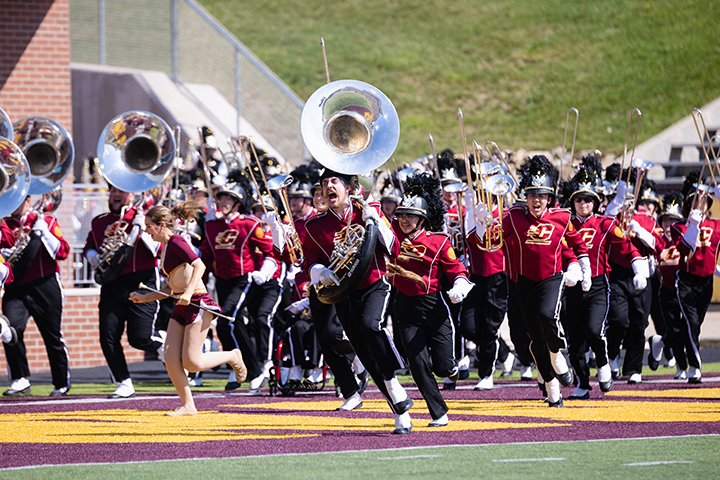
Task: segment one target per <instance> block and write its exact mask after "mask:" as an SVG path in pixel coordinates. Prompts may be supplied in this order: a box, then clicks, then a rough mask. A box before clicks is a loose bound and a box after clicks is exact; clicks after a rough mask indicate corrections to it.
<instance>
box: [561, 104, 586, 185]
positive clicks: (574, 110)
mask: <svg viewBox="0 0 720 480" xmlns="http://www.w3.org/2000/svg"><path fill="white" fill-rule="evenodd" d="M571 114H573V115H575V126H574V127H573V135H572V144H571V146H570V166H572V161H573V157H574V156H575V137H576V136H577V127H578V120H579V119H580V111H579V110H578V109H577V108H575V107H571V108H568V111H567V112H566V113H565V130H564V131H563V139H562V156H561V157H560V168H558V172H559V174H560V178H559V180H562V175H563V163H564V162H565V155H566V153H567V151H566V150H565V141H566V140H567V132H568V125H569V124H570V115H571ZM559 188H560V182H559V181H558V182H557V185H555V196H556V197H557V194H558V189H559Z"/></svg>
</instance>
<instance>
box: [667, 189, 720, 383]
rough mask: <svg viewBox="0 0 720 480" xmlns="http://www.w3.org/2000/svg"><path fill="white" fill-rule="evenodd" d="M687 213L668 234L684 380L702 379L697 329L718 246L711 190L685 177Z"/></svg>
mask: <svg viewBox="0 0 720 480" xmlns="http://www.w3.org/2000/svg"><path fill="white" fill-rule="evenodd" d="M683 193H684V196H685V202H684V205H683V208H684V210H685V213H686V214H687V220H686V221H685V222H678V223H676V224H675V225H673V227H672V236H673V240H674V243H675V245H676V246H677V249H678V251H679V252H680V268H679V271H678V274H677V280H676V282H675V285H676V288H677V298H678V303H679V305H680V314H681V318H682V319H683V320H684V322H685V328H684V329H683V331H684V332H685V333H684V338H685V351H686V354H687V362H688V370H687V381H688V383H692V384H697V383H701V382H702V371H701V370H702V360H701V358H700V341H699V337H700V328H701V327H702V324H703V321H704V320H705V314H706V313H707V310H708V307H709V306H710V300H711V298H712V293H713V275H714V274H715V272H716V269H717V256H718V248H719V247H720V221H718V220H715V219H713V218H710V217H709V211H710V207H711V206H712V202H713V198H712V197H713V195H714V193H713V191H712V190H710V188H709V187H707V186H705V185H704V184H702V183H700V182H698V183H694V182H692V181H688V179H686V181H685V185H683Z"/></svg>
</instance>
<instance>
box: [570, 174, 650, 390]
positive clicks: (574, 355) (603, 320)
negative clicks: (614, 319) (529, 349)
mask: <svg viewBox="0 0 720 480" xmlns="http://www.w3.org/2000/svg"><path fill="white" fill-rule="evenodd" d="M596 183H597V178H596V177H594V175H593V172H591V171H590V170H589V169H587V168H583V167H581V169H580V170H579V171H578V172H577V174H576V175H575V177H574V178H573V179H572V180H571V181H570V182H569V185H568V189H569V191H570V192H571V193H570V195H569V201H570V210H572V213H573V214H572V224H573V226H574V227H575V230H577V232H578V234H579V235H580V237H581V238H582V240H583V241H584V242H585V244H586V245H587V248H588V254H589V258H590V266H591V268H592V279H591V285H590V288H589V289H588V290H587V291H583V289H582V288H581V286H580V285H577V282H578V281H580V280H581V278H582V275H581V273H580V267H579V265H578V264H571V266H570V267H569V268H568V274H567V275H566V277H565V278H566V280H565V286H566V287H568V288H567V290H566V319H567V321H566V324H567V327H568V339H569V354H570V363H571V364H572V366H573V369H574V370H575V375H576V376H577V387H576V388H575V391H574V392H573V393H572V394H571V395H570V397H569V398H571V399H588V398H590V390H592V387H590V369H589V367H588V365H587V360H586V357H585V352H586V351H587V349H588V347H590V348H592V351H593V352H594V353H595V361H596V365H597V369H598V382H599V384H600V390H601V391H603V392H609V391H610V390H611V389H612V384H613V381H612V374H611V372H610V365H609V363H608V356H607V339H606V337H605V331H606V329H607V314H608V309H609V305H608V297H609V295H610V284H609V281H608V278H607V275H608V272H609V270H610V265H609V263H608V253H609V252H608V250H609V247H610V245H614V244H618V243H623V242H629V241H628V240H627V239H626V238H625V235H624V234H623V232H622V231H621V230H620V228H619V227H618V222H617V220H615V219H614V218H613V217H606V216H601V215H598V214H597V213H596V212H597V211H598V209H599V207H600V204H601V198H600V195H599V194H598V192H597V191H596V189H595V185H596ZM633 254H634V255H635V257H640V254H639V253H637V251H636V250H633ZM642 260H644V258H643V259H642ZM573 272H574V273H575V276H574V277H573Z"/></svg>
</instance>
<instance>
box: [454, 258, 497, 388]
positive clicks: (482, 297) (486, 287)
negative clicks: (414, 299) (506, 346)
mask: <svg viewBox="0 0 720 480" xmlns="http://www.w3.org/2000/svg"><path fill="white" fill-rule="evenodd" d="M470 281H472V282H473V283H474V284H475V286H474V287H473V288H472V290H470V293H469V294H468V296H467V298H465V300H464V301H463V303H462V311H461V314H460V330H461V331H462V335H463V336H464V337H465V338H469V339H471V340H472V341H473V342H475V345H476V346H477V362H478V375H479V376H480V378H484V377H489V376H491V375H492V374H493V371H495V361H496V360H497V358H498V346H499V344H498V330H499V329H500V325H501V324H502V322H503V320H504V319H505V313H506V312H507V299H508V281H507V274H505V272H501V273H496V274H495V275H490V276H489V277H481V276H479V275H472V276H471V277H470ZM504 357H505V358H507V353H505V356H504Z"/></svg>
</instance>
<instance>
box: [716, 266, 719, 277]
mask: <svg viewBox="0 0 720 480" xmlns="http://www.w3.org/2000/svg"><path fill="white" fill-rule="evenodd" d="M715 276H716V277H720V265H715Z"/></svg>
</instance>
